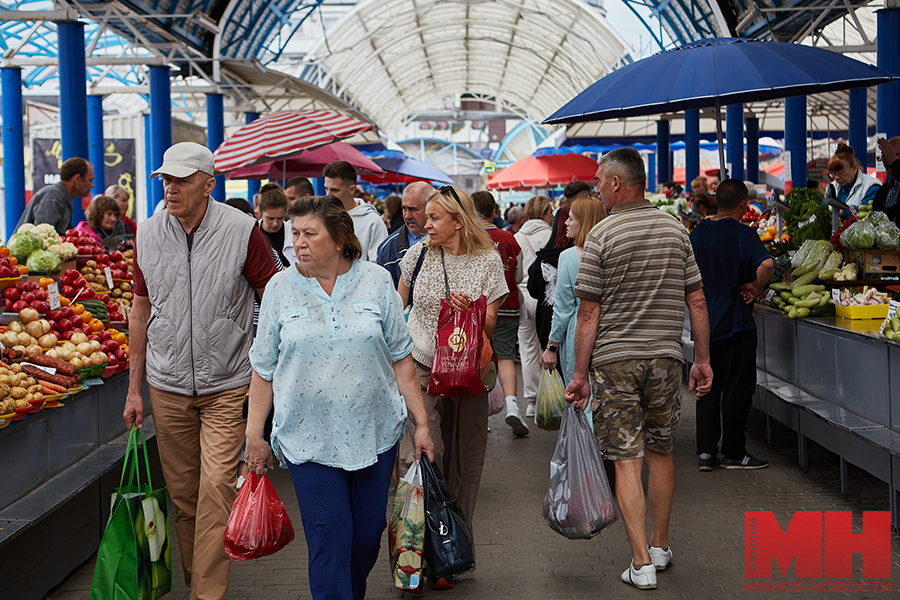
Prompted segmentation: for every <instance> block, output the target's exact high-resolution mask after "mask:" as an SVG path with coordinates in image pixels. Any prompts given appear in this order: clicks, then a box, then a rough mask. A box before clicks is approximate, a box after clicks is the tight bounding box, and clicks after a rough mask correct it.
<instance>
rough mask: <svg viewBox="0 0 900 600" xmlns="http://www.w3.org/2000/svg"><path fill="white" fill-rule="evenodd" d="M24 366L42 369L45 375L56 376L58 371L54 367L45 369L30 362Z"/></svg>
mask: <svg viewBox="0 0 900 600" xmlns="http://www.w3.org/2000/svg"><path fill="white" fill-rule="evenodd" d="M22 364H23V365H31V366H32V367H35V368H37V369H40V370H41V371H43V372H45V373H50V374H51V375H56V369H54V368H53V367H44V366H42V365H36V364H34V363H30V362H26V363H22Z"/></svg>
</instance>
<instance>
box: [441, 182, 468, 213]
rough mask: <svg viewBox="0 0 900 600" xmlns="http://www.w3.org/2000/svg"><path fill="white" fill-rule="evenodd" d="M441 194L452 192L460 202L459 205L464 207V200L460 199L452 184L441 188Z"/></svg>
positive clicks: (457, 201)
mask: <svg viewBox="0 0 900 600" xmlns="http://www.w3.org/2000/svg"><path fill="white" fill-rule="evenodd" d="M438 191H439V192H440V193H441V194H445V195H446V194H450V195H451V196H453V197H454V198H455V199H456V203H457V204H459V207H460V208H462V201H460V199H459V195H458V194H457V193H456V190H454V189H453V186H452V185H445V186H444V187H442V188H441V189H439V190H438Z"/></svg>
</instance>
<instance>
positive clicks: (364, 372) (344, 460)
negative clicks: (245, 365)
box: [250, 260, 412, 471]
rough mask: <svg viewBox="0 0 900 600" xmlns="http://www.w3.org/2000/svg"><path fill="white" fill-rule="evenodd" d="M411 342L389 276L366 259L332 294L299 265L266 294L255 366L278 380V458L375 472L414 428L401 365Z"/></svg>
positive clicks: (255, 345)
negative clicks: (400, 380) (398, 372)
mask: <svg viewBox="0 0 900 600" xmlns="http://www.w3.org/2000/svg"><path fill="white" fill-rule="evenodd" d="M411 350H412V338H411V337H410V335H409V329H408V328H407V325H406V322H405V320H404V319H403V303H402V301H401V300H400V295H399V294H398V293H397V291H396V290H395V289H394V285H393V280H392V279H391V275H390V273H388V272H387V271H386V270H385V269H384V268H383V267H381V266H379V265H377V264H374V263H368V262H363V261H359V260H355V261H353V265H352V266H351V268H350V270H349V271H348V272H347V273H346V274H344V275H340V276H339V277H338V278H337V281H336V282H335V285H334V290H333V291H332V293H331V296H328V294H326V293H325V291H324V290H323V289H322V287H321V286H320V285H319V282H318V281H317V280H316V279H315V278H307V277H305V276H303V275H301V274H300V272H299V271H298V270H297V268H296V266H292V267H291V268H289V269H286V270H284V271H282V272H280V273H277V274H276V275H275V276H274V277H272V279H271V280H270V281H269V284H268V285H267V286H266V292H265V294H264V295H263V299H262V306H261V307H260V312H259V327H258V329H257V333H256V340H255V341H254V342H253V347H252V348H251V350H250V362H251V364H252V366H253V369H254V370H255V371H256V372H257V373H258V374H259V376H260V377H262V378H263V379H265V380H267V381H271V382H272V387H273V390H274V394H275V420H274V423H273V427H272V448H273V449H274V451H275V455H276V456H277V457H278V460H279V461H280V462H281V463H282V464H284V461H285V459H287V460H289V461H290V462H292V463H294V464H299V463H303V462H315V463H318V464H322V465H326V466H329V467H336V468H339V469H344V470H347V471H355V470H359V469H363V468H365V467H368V466H371V465H373V464H375V462H376V461H377V460H378V455H379V454H381V453H383V452H385V451H387V450H389V449H390V448H392V447H393V446H394V445H395V444H396V443H397V442H398V441H399V439H400V435H401V434H402V433H403V430H404V428H405V426H406V404H405V403H404V401H403V398H402V397H401V396H400V391H399V389H398V388H397V381H396V379H395V376H394V371H393V363H395V362H397V361H398V360H400V359H402V358H404V357H405V356H407V355H409V353H410V351H411Z"/></svg>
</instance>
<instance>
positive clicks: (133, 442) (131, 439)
mask: <svg viewBox="0 0 900 600" xmlns="http://www.w3.org/2000/svg"><path fill="white" fill-rule="evenodd" d="M138 432H140V436H141V437H140V441H138ZM138 444H140V445H141V446H142V447H143V451H144V468H145V469H146V471H147V485H148V486H149V487H150V489H153V482H152V481H151V479H150V457H149V455H148V454H147V442H146V440H145V439H144V430H143V429H138V428H137V427H132V428H131V432H130V433H129V434H128V445H127V446H126V447H125V462H124V464H123V465H122V475H121V477H119V487H122V486H123V484H124V483H125V473H127V472H128V471H129V469H128V467H129V458H130V459H131V461H130V463H131V464H130V466H131V472H130V473H129V477H128V486H129V487H133V486H134V485H135V483H137V486H138V487H140V485H141V474H140V468H139V467H138V463H139V462H140V454H139V452H138Z"/></svg>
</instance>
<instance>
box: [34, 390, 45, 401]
mask: <svg viewBox="0 0 900 600" xmlns="http://www.w3.org/2000/svg"><path fill="white" fill-rule="evenodd" d="M44 397H45V396H44V393H43V392H37V393H36V394H35V395H34V399H35V400H43V399H44Z"/></svg>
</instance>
